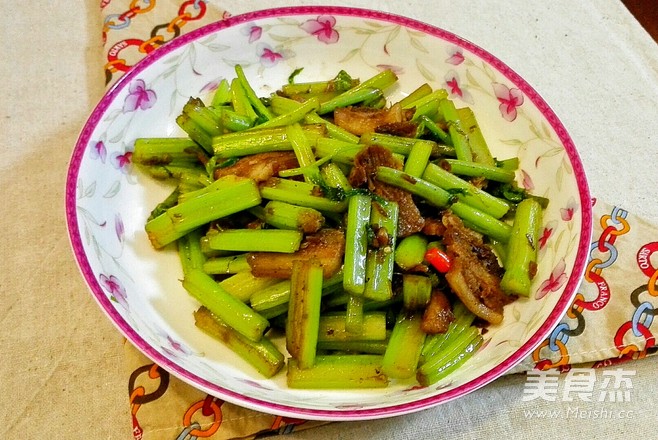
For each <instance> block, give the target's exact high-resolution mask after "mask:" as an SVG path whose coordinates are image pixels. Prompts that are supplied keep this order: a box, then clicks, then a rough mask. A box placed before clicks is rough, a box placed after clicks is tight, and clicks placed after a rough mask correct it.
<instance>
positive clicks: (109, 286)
mask: <svg viewBox="0 0 658 440" xmlns="http://www.w3.org/2000/svg"><path fill="white" fill-rule="evenodd" d="M98 281H99V282H100V284H101V286H102V287H103V289H105V290H107V292H108V293H109V294H110V299H111V300H112V301H115V302H117V303H118V304H119V305H120V306H121V307H123V308H124V309H128V297H127V295H126V289H124V287H123V284H122V283H121V281H120V280H119V279H118V278H117V277H115V276H114V275H110V276H109V277H108V276H107V275H105V274H100V276H99V277H98Z"/></svg>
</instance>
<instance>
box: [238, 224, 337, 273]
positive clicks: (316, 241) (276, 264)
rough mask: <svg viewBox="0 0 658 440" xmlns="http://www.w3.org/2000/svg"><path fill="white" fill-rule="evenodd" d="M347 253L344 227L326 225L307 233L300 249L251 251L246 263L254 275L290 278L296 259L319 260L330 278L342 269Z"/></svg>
mask: <svg viewBox="0 0 658 440" xmlns="http://www.w3.org/2000/svg"><path fill="white" fill-rule="evenodd" d="M344 254H345V234H344V233H343V231H341V230H338V229H329V228H327V229H321V230H320V231H318V233H316V234H313V235H308V236H306V238H305V239H304V241H303V242H302V245H301V247H300V249H299V250H298V251H297V252H294V253H292V254H285V253H279V252H251V253H249V254H248V255H247V262H248V263H249V266H250V267H251V273H252V274H253V275H254V276H257V277H270V278H280V279H287V278H290V276H291V274H292V262H293V261H295V260H310V259H317V260H319V261H320V264H321V265H322V269H323V273H324V277H325V278H329V277H331V276H332V275H335V274H336V273H337V272H338V271H339V270H340V268H341V266H342V264H343V256H344Z"/></svg>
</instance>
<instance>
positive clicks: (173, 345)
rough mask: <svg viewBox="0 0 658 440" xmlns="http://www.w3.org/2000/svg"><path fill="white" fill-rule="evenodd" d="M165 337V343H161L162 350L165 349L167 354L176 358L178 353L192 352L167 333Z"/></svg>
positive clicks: (188, 353) (189, 353)
mask: <svg viewBox="0 0 658 440" xmlns="http://www.w3.org/2000/svg"><path fill="white" fill-rule="evenodd" d="M165 338H166V339H167V342H166V345H161V347H162V350H163V351H165V352H166V353H167V354H169V356H172V357H175V358H177V357H178V356H179V355H181V354H183V355H191V354H192V353H193V352H192V350H190V349H189V348H187V347H186V346H185V345H183V344H181V343H180V342H178V341H177V340H175V339H174V338H172V337H171V336H169V335H165Z"/></svg>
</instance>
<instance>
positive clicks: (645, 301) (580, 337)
mask: <svg viewBox="0 0 658 440" xmlns="http://www.w3.org/2000/svg"><path fill="white" fill-rule="evenodd" d="M593 203H594V206H593V208H592V210H593V214H594V216H593V223H594V227H593V231H592V240H591V243H590V250H589V259H588V264H587V268H586V270H585V274H584V276H583V280H582V283H581V285H580V287H579V288H578V293H577V294H576V297H575V299H574V300H573V302H572V304H571V308H570V309H569V310H568V311H567V313H566V315H565V316H564V318H563V319H562V320H561V322H560V324H558V325H557V326H556V327H555V328H554V329H553V331H552V332H551V334H550V335H549V336H548V337H547V338H546V339H545V340H544V341H543V342H542V344H540V345H539V347H537V348H536V349H535V350H534V351H533V352H532V355H531V356H529V357H528V358H527V359H525V360H524V361H523V362H522V363H521V364H520V365H519V366H517V368H516V369H515V371H519V370H521V371H522V370H530V369H538V370H548V369H559V370H561V371H568V370H569V369H570V368H571V367H572V366H573V365H576V364H578V365H581V366H582V365H583V364H585V365H587V366H591V367H600V366H609V365H611V364H615V363H621V362H625V361H629V360H633V359H639V358H643V357H646V356H649V355H652V354H655V353H656V351H657V350H658V348H657V347H656V337H655V335H654V334H653V332H654V331H656V326H657V325H658V323H655V324H654V322H653V321H654V318H655V317H656V315H658V225H655V224H652V223H650V222H648V221H647V220H646V219H644V218H642V217H638V216H636V215H634V214H632V213H629V212H628V211H626V210H625V209H623V208H622V207H620V206H613V205H610V204H608V203H605V202H602V201H600V200H598V201H597V200H594V201H593ZM548 233H550V231H549V232H548ZM560 271H561V269H560V268H559V267H556V270H555V271H554V273H553V274H552V276H551V277H550V279H549V280H547V281H546V282H545V286H544V289H540V291H542V292H544V293H545V294H548V295H550V293H551V291H552V290H553V288H559V286H560V285H561V282H562V278H561V272H560ZM652 324H653V325H652Z"/></svg>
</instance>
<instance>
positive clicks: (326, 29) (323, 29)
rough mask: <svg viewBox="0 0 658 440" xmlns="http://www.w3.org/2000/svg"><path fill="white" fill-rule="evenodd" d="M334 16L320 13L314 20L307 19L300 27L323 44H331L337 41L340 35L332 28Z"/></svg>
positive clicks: (334, 20)
mask: <svg viewBox="0 0 658 440" xmlns="http://www.w3.org/2000/svg"><path fill="white" fill-rule="evenodd" d="M335 25H336V18H335V17H333V16H332V15H320V16H318V18H316V19H315V20H307V21H305V22H304V23H303V24H302V25H301V26H300V27H301V28H302V29H303V30H305V31H306V32H308V33H309V34H311V35H315V36H316V37H317V39H318V40H319V41H321V42H323V43H325V44H333V43H336V42H337V41H338V38H339V37H340V35H339V34H338V31H336V29H334V26H335Z"/></svg>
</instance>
